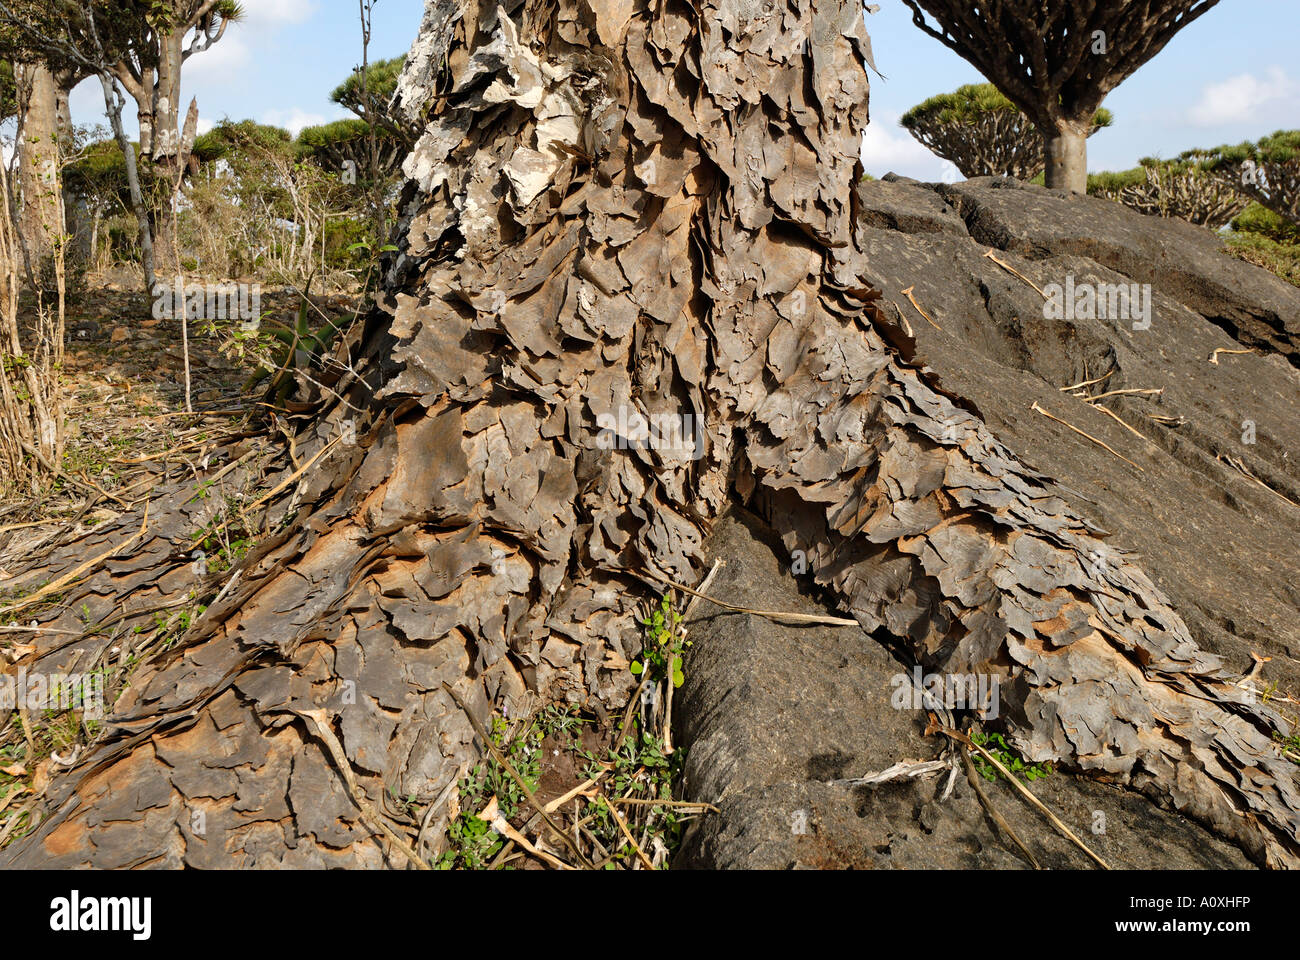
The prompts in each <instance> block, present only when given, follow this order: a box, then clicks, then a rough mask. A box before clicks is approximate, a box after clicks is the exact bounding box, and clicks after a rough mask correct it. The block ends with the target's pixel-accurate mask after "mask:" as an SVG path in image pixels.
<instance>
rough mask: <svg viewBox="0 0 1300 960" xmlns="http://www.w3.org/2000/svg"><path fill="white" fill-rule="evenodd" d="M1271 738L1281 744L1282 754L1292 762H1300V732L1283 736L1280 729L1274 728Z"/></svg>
mask: <svg viewBox="0 0 1300 960" xmlns="http://www.w3.org/2000/svg"><path fill="white" fill-rule="evenodd" d="M1273 739H1274V740H1276V741H1277V742H1278V743H1280V744H1281V745H1282V756H1284V757H1286V759H1288V760H1290V761H1291V762H1292V763H1295V764H1300V733H1293V734H1291V736H1289V737H1284V736H1282V733H1281V732H1280V731H1278V730H1274V731H1273Z"/></svg>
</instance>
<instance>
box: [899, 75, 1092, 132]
mask: <svg viewBox="0 0 1300 960" xmlns="http://www.w3.org/2000/svg"><path fill="white" fill-rule="evenodd" d="M1019 112H1020V110H1019V108H1018V107H1017V106H1016V105H1015V104H1014V103H1012V102H1011V101H1010V100H1008V99H1007V98H1006V97H1005V96H1004V95H1003V94H1002V92H1001V91H1000V90H998V88H997V87H995V86H994V85H993V84H991V83H968V84H966V85H965V86H962V87H958V88H957V89H956V90H955V91H953V92H952V93H940V94H936V95H935V96H933V97H930V98H929V99H928V100H924V101H922V102H921V103H919V104H917V105H916V106H915V107H913V108H912V109H911V110H909V111H907V113H905V114H903V117H902V119H901V120H900V121H899V123H900V124H902V125H903V126H904V127H906V128H907V129H908V130H914V129H917V128H918V127H919V126H920V125H921V124H923V123H942V124H948V123H957V124H970V123H975V122H977V121H978V120H980V119H981V118H983V117H984V116H986V115H988V114H991V113H1009V114H1016V113H1019ZM1113 122H1114V117H1113V116H1112V114H1111V112H1110V111H1109V110H1106V109H1104V108H1103V109H1101V110H1098V111H1097V112H1096V113H1095V114H1093V118H1092V128H1093V130H1097V129H1100V128H1101V127H1109V126H1110V125H1111V124H1112V123H1113Z"/></svg>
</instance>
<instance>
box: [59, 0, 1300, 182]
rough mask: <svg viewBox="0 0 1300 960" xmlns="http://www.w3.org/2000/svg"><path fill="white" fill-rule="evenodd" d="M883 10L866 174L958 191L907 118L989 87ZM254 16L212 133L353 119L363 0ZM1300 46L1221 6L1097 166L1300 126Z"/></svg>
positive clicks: (1259, 2)
mask: <svg viewBox="0 0 1300 960" xmlns="http://www.w3.org/2000/svg"><path fill="white" fill-rule="evenodd" d="M876 2H878V3H879V4H880V7H881V9H880V12H879V13H876V14H873V15H870V16H868V17H867V28H868V30H869V31H870V33H871V38H872V43H873V46H874V48H875V56H876V65H877V66H879V67H880V69H881V71H882V72H883V73H884V74H885V76H886V77H887V78H888V79H887V80H882V79H880V78H879V77H875V76H873V77H872V89H871V115H872V123H871V127H870V129H869V130H868V132H867V136H866V138H865V140H864V143H863V151H862V152H863V160H864V163H865V165H866V168H867V171H868V172H869V173H873V174H875V175H876V176H880V175H881V174H884V173H887V172H889V171H890V170H893V171H895V172H897V173H901V174H905V175H907V176H912V177H917V178H920V179H926V180H937V179H951V178H952V177H953V175H954V174H955V171H952V170H948V169H946V166H947V165H946V164H945V163H944V161H941V160H939V159H938V158H937V157H935V156H934V155H933V154H931V153H930V152H929V151H928V150H926V149H925V148H924V147H922V146H921V145H920V144H918V143H917V142H916V141H914V140H913V139H912V138H911V136H910V135H908V133H907V132H906V131H905V130H903V129H902V128H901V127H899V126H898V118H899V116H901V115H902V114H903V113H904V112H905V111H906V110H907V109H908V108H910V107H912V106H913V105H915V104H916V103H919V102H920V101H921V100H924V99H925V98H926V97H928V96H930V95H932V94H935V93H940V92H943V91H947V90H952V89H955V88H956V87H958V86H960V85H961V84H963V83H976V82H980V81H981V80H982V79H983V78H982V77H981V76H980V75H979V73H978V72H977V71H976V70H975V68H974V67H972V66H970V65H969V64H967V63H966V61H964V60H962V59H961V58H960V57H958V56H957V55H956V54H954V53H952V52H951V51H949V50H948V49H947V48H946V47H944V46H943V45H942V44H940V43H939V42H938V41H936V40H933V39H931V38H930V37H928V36H926V35H925V34H924V33H922V32H921V31H920V30H918V29H917V28H916V27H914V26H913V25H912V22H911V14H910V13H909V11H908V10H907V8H906V7H905V6H904V5H903V3H902V2H901V0H876ZM245 6H246V8H247V9H248V19H247V21H246V22H245V23H242V24H238V25H235V26H232V27H231V28H230V30H229V31H228V33H227V35H226V36H225V37H224V38H223V39H222V41H221V43H219V44H218V45H217V46H215V47H213V48H212V49H211V50H209V51H207V52H205V53H202V54H198V55H196V56H195V57H193V58H192V59H191V60H190V61H189V62H188V63H187V64H186V66H185V75H184V76H185V88H186V90H185V96H186V97H187V98H188V97H190V96H197V97H198V100H199V109H200V115H201V117H202V118H203V123H202V126H203V127H204V128H206V127H207V126H208V125H209V124H210V123H211V122H213V121H215V120H220V119H221V118H223V117H229V118H231V119H234V120H241V119H244V118H248V117H251V118H252V119H255V120H258V121H261V122H263V123H275V124H278V125H280V126H287V127H289V128H290V129H292V130H294V131H295V132H296V131H297V130H298V129H300V128H301V127H302V126H306V125H308V124H312V123H322V122H325V121H327V120H333V119H337V118H338V117H341V116H345V115H346V114H345V113H344V112H343V111H341V110H340V109H339V108H338V107H337V106H335V105H334V104H332V103H331V102H330V101H329V92H330V90H332V89H333V88H334V86H335V85H337V84H338V83H339V82H340V81H342V80H343V79H344V78H345V77H346V76H347V74H348V73H349V71H350V70H351V69H352V68H353V67H354V66H355V65H356V64H358V63H359V62H360V59H361V51H360V34H359V28H358V23H357V4H356V2H355V0H246V3H245ZM422 11H423V0H379V3H378V5H377V6H376V8H375V27H374V37H373V39H372V42H371V56H372V58H374V59H378V58H383V57H390V56H395V55H397V54H401V53H405V52H406V51H407V49H408V48H409V46H410V43H411V40H412V39H413V38H414V37H415V34H416V31H417V30H418V29H419V25H420V17H421V13H422ZM1298 43H1300V0H1222V2H1221V3H1220V4H1219V5H1218V6H1217V7H1215V8H1214V9H1212V10H1211V11H1210V12H1209V13H1207V14H1206V15H1205V16H1203V17H1202V18H1201V19H1200V20H1198V21H1197V22H1196V23H1194V24H1192V25H1191V26H1190V27H1188V28H1186V29H1185V30H1184V31H1182V32H1181V33H1179V34H1178V35H1177V36H1175V37H1174V39H1173V40H1172V41H1171V42H1170V44H1169V45H1168V46H1167V47H1165V49H1164V50H1163V51H1162V52H1161V53H1160V54H1159V55H1158V56H1156V57H1155V58H1154V59H1153V60H1152V61H1151V62H1149V63H1148V64H1147V65H1146V66H1144V67H1143V68H1142V69H1141V70H1139V71H1138V72H1137V73H1136V74H1134V75H1133V76H1132V77H1130V78H1129V79H1128V80H1127V81H1125V82H1124V84H1122V85H1121V86H1120V87H1119V88H1118V89H1116V90H1115V91H1113V92H1112V93H1111V95H1110V96H1109V97H1108V98H1107V100H1106V106H1107V107H1108V108H1109V109H1110V110H1111V111H1112V112H1113V113H1114V114H1115V125H1114V126H1113V127H1111V128H1110V129H1108V130H1103V131H1101V132H1100V133H1098V134H1097V135H1096V136H1094V137H1093V138H1092V139H1091V140H1090V141H1089V167H1090V168H1091V169H1092V170H1094V171H1097V170H1119V169H1126V168H1128V167H1132V166H1134V165H1135V164H1136V163H1137V161H1138V159H1139V158H1140V157H1144V156H1150V155H1158V156H1165V157H1170V156H1174V155H1176V154H1178V153H1180V152H1181V151H1183V150H1185V149H1187V148H1189V147H1194V146H1215V145H1217V144H1220V143H1236V142H1239V141H1241V140H1247V139H1252V140H1253V139H1256V138H1258V137H1260V136H1262V135H1264V134H1267V133H1271V132H1273V131H1274V130H1277V129H1282V128H1286V129H1294V128H1300V58H1297V56H1296V49H1297V45H1298ZM72 108H73V119H74V121H75V122H77V123H87V124H93V123H102V122H105V121H104V120H103V99H102V96H101V95H100V92H99V87H98V84H83V85H82V86H81V87H79V88H78V89H77V90H76V92H75V93H74V94H73V100H72ZM132 126H134V124H132Z"/></svg>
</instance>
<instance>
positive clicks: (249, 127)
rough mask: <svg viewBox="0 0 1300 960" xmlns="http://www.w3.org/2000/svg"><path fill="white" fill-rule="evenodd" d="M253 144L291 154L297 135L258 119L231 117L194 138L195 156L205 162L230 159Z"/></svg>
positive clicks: (200, 161) (268, 149) (264, 148)
mask: <svg viewBox="0 0 1300 960" xmlns="http://www.w3.org/2000/svg"><path fill="white" fill-rule="evenodd" d="M252 147H256V148H260V149H262V150H267V151H273V152H276V153H280V154H284V155H286V156H287V155H289V154H290V153H291V152H292V149H293V137H292V136H290V134H289V131H288V130H285V129H282V128H281V127H273V126H268V125H266V124H262V123H257V122H256V121H254V120H239V121H233V120H228V119H227V120H222V121H221V122H220V123H218V124H216V125H215V126H213V128H212V129H211V130H209V131H208V132H207V133H204V134H200V135H199V136H197V137H195V138H194V156H195V157H197V158H198V160H199V163H201V164H209V163H214V162H216V161H217V160H229V159H231V158H232V157H237V156H239V155H240V154H242V153H243V152H244V151H247V150H248V149H249V148H252Z"/></svg>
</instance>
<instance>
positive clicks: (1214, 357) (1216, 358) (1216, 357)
mask: <svg viewBox="0 0 1300 960" xmlns="http://www.w3.org/2000/svg"><path fill="white" fill-rule="evenodd" d="M1254 352H1255V351H1254V350H1229V349H1228V348H1227V347H1218V348H1217V349H1216V350H1215V351H1214V352H1213V353H1212V354H1210V357H1209V360H1210V363H1212V364H1214V365H1215V366H1216V367H1217V366H1218V365H1219V354H1221V353H1254Z"/></svg>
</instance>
